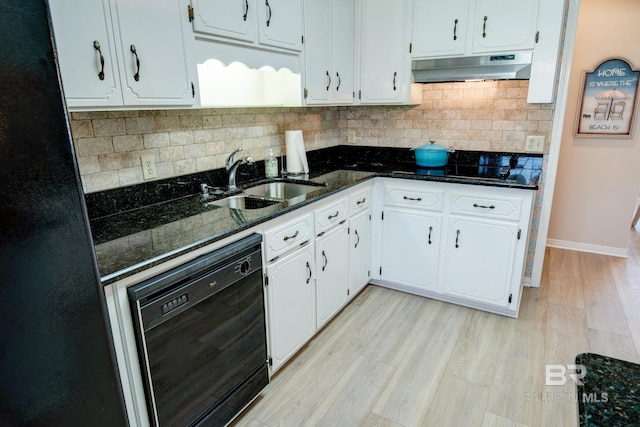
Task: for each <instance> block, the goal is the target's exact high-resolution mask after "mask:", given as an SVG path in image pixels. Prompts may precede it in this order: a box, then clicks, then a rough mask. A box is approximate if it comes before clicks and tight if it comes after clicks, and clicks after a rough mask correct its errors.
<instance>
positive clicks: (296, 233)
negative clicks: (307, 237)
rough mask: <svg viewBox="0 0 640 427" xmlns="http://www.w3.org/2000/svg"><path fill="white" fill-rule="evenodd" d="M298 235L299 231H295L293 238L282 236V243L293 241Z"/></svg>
mask: <svg viewBox="0 0 640 427" xmlns="http://www.w3.org/2000/svg"><path fill="white" fill-rule="evenodd" d="M298 233H300V230H296V232H295V234H294V235H293V236H284V241H285V242H286V241H287V240H289V239H295V238H296V237H298Z"/></svg>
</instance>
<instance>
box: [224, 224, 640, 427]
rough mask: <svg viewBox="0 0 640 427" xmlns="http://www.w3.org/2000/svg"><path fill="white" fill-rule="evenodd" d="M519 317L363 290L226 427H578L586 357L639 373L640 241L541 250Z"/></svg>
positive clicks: (381, 290) (633, 237)
mask: <svg viewBox="0 0 640 427" xmlns="http://www.w3.org/2000/svg"><path fill="white" fill-rule="evenodd" d="M545 256H546V258H545V267H544V272H543V280H542V284H541V287H540V288H537V289H536V288H525V290H524V294H523V298H522V306H521V310H520V316H519V318H518V319H510V318H507V317H503V316H499V315H494V314H490V313H485V312H481V311H478V310H473V309H467V308H464V307H458V306H456V305H452V304H447V303H443V302H439V301H434V300H430V299H427V298H422V297H418V296H413V295H408V294H404V293H401V292H397V291H392V290H389V289H384V288H381V287H377V286H372V285H370V286H367V287H366V288H365V289H364V290H363V291H362V293H361V294H360V295H358V296H357V297H356V298H355V299H354V301H352V302H351V303H350V304H349V305H348V306H347V307H345V308H344V310H343V311H342V312H341V313H340V314H339V315H338V316H337V317H336V318H335V319H334V320H332V321H331V322H330V323H329V324H328V325H327V326H326V327H325V328H324V329H323V330H322V331H321V332H320V333H319V334H318V335H317V336H316V337H315V338H314V339H313V340H312V341H311V342H310V343H309V344H308V345H307V346H306V347H305V348H304V349H303V350H302V351H301V352H300V353H299V354H298V355H297V356H296V357H295V358H294V359H293V360H291V361H290V362H289V363H288V364H287V365H286V366H285V367H284V368H282V369H281V371H280V372H279V373H277V374H276V375H275V376H274V377H273V378H272V382H271V384H270V385H269V386H268V387H267V388H266V389H265V391H264V392H263V393H262V395H261V396H260V397H258V399H256V401H255V402H254V403H253V404H252V405H251V406H250V407H249V408H247V410H246V411H245V412H244V414H242V416H241V417H240V418H239V419H237V420H236V421H235V422H234V426H236V427H240V426H243V427H244V426H248V427H276V426H278V427H286V426H332V427H333V426H366V427H402V426H404V427H413V426H447V427H448V426H465V427H466V426H481V427H490V426H491V427H494V426H495V427H498V426H530V427H533V426H575V425H577V402H576V400H575V399H576V395H575V385H574V384H573V382H572V381H567V383H566V384H565V385H564V386H547V385H545V372H546V371H545V365H547V364H555V365H571V364H574V363H575V356H576V354H578V353H582V352H587V351H589V352H594V353H599V354H604V355H607V356H612V357H617V358H619V359H624V360H628V361H631V362H636V363H640V360H639V359H638V355H639V354H640V234H639V233H638V232H634V233H633V234H632V235H631V237H630V240H629V258H628V259H622V258H614V257H608V256H603V255H594V254H588V253H579V252H573V251H567V250H562V249H554V248H548V249H547V251H546V254H545Z"/></svg>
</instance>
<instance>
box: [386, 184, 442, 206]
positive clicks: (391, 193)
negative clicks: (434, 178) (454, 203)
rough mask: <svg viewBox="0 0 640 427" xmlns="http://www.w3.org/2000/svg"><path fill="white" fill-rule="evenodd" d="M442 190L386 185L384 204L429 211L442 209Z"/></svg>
mask: <svg viewBox="0 0 640 427" xmlns="http://www.w3.org/2000/svg"><path fill="white" fill-rule="evenodd" d="M443 200H444V192H443V191H438V190H426V189H424V190H423V189H421V188H409V187H394V186H391V185H389V186H386V187H385V189H384V204H385V205H386V206H400V207H405V208H419V209H427V210H431V211H442V207H443V204H444V202H443Z"/></svg>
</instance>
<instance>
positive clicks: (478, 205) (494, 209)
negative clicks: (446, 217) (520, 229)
mask: <svg viewBox="0 0 640 427" xmlns="http://www.w3.org/2000/svg"><path fill="white" fill-rule="evenodd" d="M449 211H450V212H451V213H454V214H463V215H475V216H484V217H489V218H502V219H508V220H513V221H517V220H519V219H520V212H521V211H522V199H519V198H516V197H495V196H490V195H482V194H479V195H473V194H464V193H451V203H450V206H449Z"/></svg>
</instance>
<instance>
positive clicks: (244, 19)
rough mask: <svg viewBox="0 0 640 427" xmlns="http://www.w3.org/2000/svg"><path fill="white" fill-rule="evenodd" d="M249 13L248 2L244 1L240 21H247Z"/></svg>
mask: <svg viewBox="0 0 640 427" xmlns="http://www.w3.org/2000/svg"><path fill="white" fill-rule="evenodd" d="M248 13H249V0H244V14H243V15H242V20H243V21H246V20H247V14H248Z"/></svg>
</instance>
